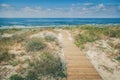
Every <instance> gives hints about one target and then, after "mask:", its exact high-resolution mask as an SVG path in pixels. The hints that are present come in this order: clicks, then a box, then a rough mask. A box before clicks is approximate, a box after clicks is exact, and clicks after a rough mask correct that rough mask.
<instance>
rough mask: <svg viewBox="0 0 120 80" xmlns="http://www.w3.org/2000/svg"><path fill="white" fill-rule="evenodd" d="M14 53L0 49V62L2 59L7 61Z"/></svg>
mask: <svg viewBox="0 0 120 80" xmlns="http://www.w3.org/2000/svg"><path fill="white" fill-rule="evenodd" d="M14 57H15V55H14V54H9V53H8V50H0V62H2V61H8V60H10V59H12V58H14Z"/></svg>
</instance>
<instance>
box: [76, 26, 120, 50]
mask: <svg viewBox="0 0 120 80" xmlns="http://www.w3.org/2000/svg"><path fill="white" fill-rule="evenodd" d="M77 28H78V29H79V33H78V34H77V35H76V36H75V40H76V42H75V44H76V45H77V46H78V47H81V48H84V44H85V43H87V42H94V41H96V40H100V39H108V38H120V27H119V26H118V27H117V26H116V27H115V26H114V27H112V26H108V27H107V26H102V27H95V26H82V27H77Z"/></svg>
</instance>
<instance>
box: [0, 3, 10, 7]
mask: <svg viewBox="0 0 120 80" xmlns="http://www.w3.org/2000/svg"><path fill="white" fill-rule="evenodd" d="M0 7H1V8H11V7H12V6H11V5H9V4H4V3H3V4H0Z"/></svg>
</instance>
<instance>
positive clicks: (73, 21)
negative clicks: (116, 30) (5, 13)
mask: <svg viewBox="0 0 120 80" xmlns="http://www.w3.org/2000/svg"><path fill="white" fill-rule="evenodd" d="M83 24H113V25H114V24H118V25H119V24H120V18H0V27H4V26H59V25H83Z"/></svg>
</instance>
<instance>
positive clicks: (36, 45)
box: [26, 39, 46, 51]
mask: <svg viewBox="0 0 120 80" xmlns="http://www.w3.org/2000/svg"><path fill="white" fill-rule="evenodd" d="M45 47H46V45H45V44H44V43H43V41H42V40H40V39H32V40H29V41H28V42H27V44H26V50H27V51H40V50H43V49H45Z"/></svg>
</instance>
